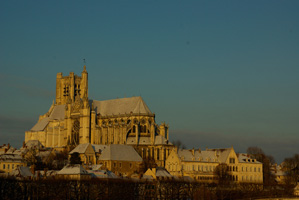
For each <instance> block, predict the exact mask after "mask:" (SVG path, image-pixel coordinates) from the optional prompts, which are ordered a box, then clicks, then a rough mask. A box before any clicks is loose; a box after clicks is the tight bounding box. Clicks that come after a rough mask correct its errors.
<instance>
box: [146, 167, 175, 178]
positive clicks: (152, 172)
mask: <svg viewBox="0 0 299 200" xmlns="http://www.w3.org/2000/svg"><path fill="white" fill-rule="evenodd" d="M173 178H174V177H173V176H172V175H171V174H170V173H169V172H168V171H167V170H166V169H165V168H162V167H157V168H152V169H148V170H147V171H146V172H145V173H144V174H143V177H142V179H147V180H152V179H153V180H172V179H173Z"/></svg>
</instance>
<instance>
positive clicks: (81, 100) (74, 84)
mask: <svg viewBox="0 0 299 200" xmlns="http://www.w3.org/2000/svg"><path fill="white" fill-rule="evenodd" d="M168 128H169V127H168V125H166V124H165V123H162V124H161V125H158V124H156V122H155V114H154V113H152V112H151V111H150V109H149V108H148V106H147V105H146V103H145V102H144V101H143V99H142V98H141V97H130V98H120V99H112V100H104V101H98V100H91V99H89V98H88V73H87V71H86V66H84V69H83V71H82V73H81V76H78V75H75V74H74V73H73V72H71V73H70V74H69V76H63V75H62V73H58V74H57V76H56V100H55V101H54V102H53V104H52V105H51V107H50V109H49V111H48V112H47V113H46V114H44V115H41V116H40V117H39V120H38V122H37V123H36V124H35V125H34V126H33V127H32V128H31V130H29V131H26V132H25V142H27V141H29V140H39V141H40V142H41V143H42V144H43V145H44V146H45V147H66V146H68V145H73V146H76V145H78V144H84V143H91V144H126V145H132V146H133V147H134V148H135V149H136V150H137V151H138V152H139V154H140V155H141V156H142V158H143V159H144V160H149V159H152V160H154V161H155V163H156V164H157V165H158V166H164V165H165V160H166V158H167V157H168V155H169V154H170V152H171V150H172V148H173V145H172V144H171V143H170V142H169V130H168Z"/></svg>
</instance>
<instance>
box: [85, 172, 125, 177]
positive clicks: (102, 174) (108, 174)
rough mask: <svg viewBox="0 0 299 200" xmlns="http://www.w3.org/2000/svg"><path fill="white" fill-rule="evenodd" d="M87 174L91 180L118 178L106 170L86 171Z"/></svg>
mask: <svg viewBox="0 0 299 200" xmlns="http://www.w3.org/2000/svg"><path fill="white" fill-rule="evenodd" d="M88 173H89V174H91V176H92V178H119V177H118V176H117V175H115V174H114V173H113V172H111V171H107V170H88Z"/></svg>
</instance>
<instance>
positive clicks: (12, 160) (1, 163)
mask: <svg viewBox="0 0 299 200" xmlns="http://www.w3.org/2000/svg"><path fill="white" fill-rule="evenodd" d="M19 166H26V163H25V161H24V159H23V158H22V156H20V155H17V154H12V153H9V154H0V172H6V173H9V172H12V171H13V170H15V169H17V168H18V167H19Z"/></svg>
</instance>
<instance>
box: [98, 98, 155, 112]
mask: <svg viewBox="0 0 299 200" xmlns="http://www.w3.org/2000/svg"><path fill="white" fill-rule="evenodd" d="M93 104H94V107H95V108H96V109H97V113H98V114H100V115H102V116H109V115H118V114H130V113H133V114H152V112H151V111H150V109H149V108H148V106H147V105H146V103H145V102H144V101H143V99H142V97H140V96H138V97H128V98H120V99H110V100H103V101H98V100H93Z"/></svg>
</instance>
